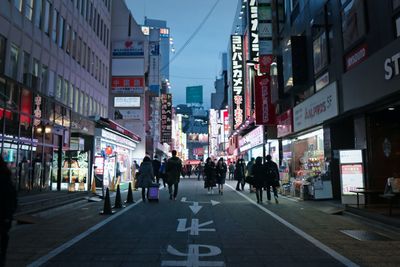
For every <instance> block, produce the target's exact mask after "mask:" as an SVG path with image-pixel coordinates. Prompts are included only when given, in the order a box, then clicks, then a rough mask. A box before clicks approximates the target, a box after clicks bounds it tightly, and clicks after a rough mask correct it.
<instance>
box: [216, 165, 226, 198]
mask: <svg viewBox="0 0 400 267" xmlns="http://www.w3.org/2000/svg"><path fill="white" fill-rule="evenodd" d="M227 171H228V167H227V166H226V163H225V161H224V159H223V158H220V159H219V160H218V163H217V184H218V193H219V194H220V195H223V194H224V184H225V179H226V172H227Z"/></svg>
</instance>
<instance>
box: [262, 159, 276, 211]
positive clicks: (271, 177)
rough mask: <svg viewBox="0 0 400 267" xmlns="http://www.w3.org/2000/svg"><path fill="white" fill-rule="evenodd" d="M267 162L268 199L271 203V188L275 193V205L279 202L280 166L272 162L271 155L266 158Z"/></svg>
mask: <svg viewBox="0 0 400 267" xmlns="http://www.w3.org/2000/svg"><path fill="white" fill-rule="evenodd" d="M266 160H267V162H265V167H266V174H267V175H266V177H267V181H266V182H267V183H266V191H267V199H268V201H271V187H272V191H273V192H274V198H275V203H277V204H278V203H279V202H278V191H277V187H278V186H279V169H278V165H277V164H276V163H275V162H273V161H272V157H271V155H267V157H266Z"/></svg>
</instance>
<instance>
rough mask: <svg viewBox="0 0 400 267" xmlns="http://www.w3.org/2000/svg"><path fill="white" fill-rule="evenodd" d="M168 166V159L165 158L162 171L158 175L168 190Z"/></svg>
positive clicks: (161, 167)
mask: <svg viewBox="0 0 400 267" xmlns="http://www.w3.org/2000/svg"><path fill="white" fill-rule="evenodd" d="M166 164H167V159H166V158H164V159H163V162H162V163H161V166H160V170H159V171H158V175H159V176H160V178H161V179H162V181H163V185H164V188H167V186H166V181H167V175H166V173H165V166H166Z"/></svg>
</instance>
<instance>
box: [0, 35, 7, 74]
mask: <svg viewBox="0 0 400 267" xmlns="http://www.w3.org/2000/svg"><path fill="white" fill-rule="evenodd" d="M5 61H6V38H5V37H4V36H3V35H1V34H0V74H3V73H4V66H5Z"/></svg>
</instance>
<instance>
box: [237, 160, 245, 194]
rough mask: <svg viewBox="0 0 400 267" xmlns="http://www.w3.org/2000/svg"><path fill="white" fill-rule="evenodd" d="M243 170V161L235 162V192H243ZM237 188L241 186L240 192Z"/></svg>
mask: <svg viewBox="0 0 400 267" xmlns="http://www.w3.org/2000/svg"><path fill="white" fill-rule="evenodd" d="M245 169H246V166H245V164H244V159H242V158H241V159H239V160H238V161H237V162H236V166H235V180H236V181H237V184H236V190H237V191H242V190H244V177H245ZM239 186H241V188H242V190H240V188H239Z"/></svg>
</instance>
